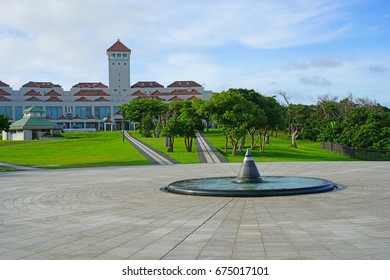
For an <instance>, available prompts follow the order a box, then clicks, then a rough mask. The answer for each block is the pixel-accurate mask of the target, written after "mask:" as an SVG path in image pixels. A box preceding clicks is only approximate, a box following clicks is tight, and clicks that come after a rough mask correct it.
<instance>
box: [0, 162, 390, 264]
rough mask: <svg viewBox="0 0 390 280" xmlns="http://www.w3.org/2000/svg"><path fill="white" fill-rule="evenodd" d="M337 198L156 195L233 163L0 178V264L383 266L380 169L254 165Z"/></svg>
mask: <svg viewBox="0 0 390 280" xmlns="http://www.w3.org/2000/svg"><path fill="white" fill-rule="evenodd" d="M258 166H259V170H260V172H261V174H262V175H264V176H267V175H269V176H272V175H297V176H307V177H322V178H327V179H329V180H332V181H333V182H335V183H336V184H339V185H343V186H346V188H344V189H343V190H339V191H335V192H328V193H320V194H310V195H301V196H285V197H263V198H261V197H259V198H224V197H199V196H186V195H177V194H169V193H164V192H161V191H160V190H159V189H160V188H161V187H163V186H166V185H167V184H169V183H170V182H172V181H176V180H183V179H188V178H199V177H218V176H235V175H237V173H238V171H239V169H240V164H237V163H221V164H177V165H150V166H132V167H104V168H82V169H51V170H43V169H41V170H34V171H17V172H2V173H0V182H1V184H0V258H1V259H190V260H192V259H352V260H356V259H386V260H389V259H390V203H389V202H390V184H389V182H390V172H389V171H390V162H289V163H286V162H273V163H259V164H258Z"/></svg>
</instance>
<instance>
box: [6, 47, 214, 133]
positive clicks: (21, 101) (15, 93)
mask: <svg viewBox="0 0 390 280" xmlns="http://www.w3.org/2000/svg"><path fill="white" fill-rule="evenodd" d="M130 54H131V50H130V49H129V48H128V47H126V46H125V45H124V44H123V43H122V42H120V41H119V40H118V41H117V42H115V44H113V45H112V46H111V47H110V48H108V49H107V57H108V76H109V85H108V86H107V85H105V84H103V83H101V82H79V83H77V84H75V85H74V86H73V87H72V88H71V89H70V90H69V91H66V90H64V89H63V88H62V87H61V86H60V85H58V84H55V83H52V82H32V81H30V82H28V83H26V84H24V85H23V86H22V87H21V88H20V89H19V90H14V89H12V88H11V87H10V86H9V85H8V84H7V83H5V82H3V81H1V80H0V115H7V116H8V117H9V119H10V120H11V121H16V120H19V119H21V118H22V117H23V111H24V110H25V109H27V108H30V107H32V106H34V107H36V108H39V109H41V110H43V111H44V112H45V113H46V114H45V118H46V119H49V120H51V121H53V122H54V123H55V124H57V125H60V126H61V127H63V128H64V129H96V130H106V129H107V128H108V129H120V127H121V123H122V115H121V112H120V109H119V107H120V106H121V105H122V104H123V103H127V102H129V101H131V100H132V99H135V98H155V99H158V100H162V101H164V102H171V101H178V100H192V99H194V98H200V99H208V98H209V97H210V94H211V92H210V91H205V89H204V87H203V86H202V85H201V84H199V83H197V82H194V81H174V82H173V83H171V84H169V85H168V86H166V87H165V86H163V85H161V84H160V83H158V82H156V81H140V82H137V83H135V84H133V85H131V83H130Z"/></svg>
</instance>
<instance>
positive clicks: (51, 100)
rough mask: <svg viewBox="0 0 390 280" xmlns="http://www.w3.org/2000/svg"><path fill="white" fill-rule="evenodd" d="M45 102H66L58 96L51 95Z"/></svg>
mask: <svg viewBox="0 0 390 280" xmlns="http://www.w3.org/2000/svg"><path fill="white" fill-rule="evenodd" d="M45 102H64V101H63V100H62V99H59V98H58V97H57V96H51V97H50V98H49V99H47V100H45Z"/></svg>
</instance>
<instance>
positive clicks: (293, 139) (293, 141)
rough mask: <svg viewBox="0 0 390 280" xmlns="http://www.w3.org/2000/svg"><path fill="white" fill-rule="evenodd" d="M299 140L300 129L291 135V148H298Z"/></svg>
mask: <svg viewBox="0 0 390 280" xmlns="http://www.w3.org/2000/svg"><path fill="white" fill-rule="evenodd" d="M297 138H298V129H294V132H293V134H292V135H291V146H292V147H294V148H296V147H297Z"/></svg>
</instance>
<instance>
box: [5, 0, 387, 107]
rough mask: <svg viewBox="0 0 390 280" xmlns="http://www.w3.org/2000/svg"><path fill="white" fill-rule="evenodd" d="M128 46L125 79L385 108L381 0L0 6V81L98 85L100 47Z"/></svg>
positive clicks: (17, 1) (38, 0)
mask: <svg viewBox="0 0 390 280" xmlns="http://www.w3.org/2000/svg"><path fill="white" fill-rule="evenodd" d="M118 38H119V39H120V40H121V41H122V42H123V43H124V44H125V45H127V46H128V47H129V48H130V49H131V50H132V54H131V83H132V84H134V83H136V82H137V81H157V82H159V83H161V84H163V85H168V84H170V83H172V82H173V81H175V80H194V81H196V82H198V83H201V84H203V85H204V86H205V87H206V89H208V90H212V91H217V92H218V91H222V90H227V89H229V88H236V87H242V88H249V89H255V90H256V91H258V92H261V93H262V94H264V95H274V94H275V92H276V91H279V90H282V91H285V92H287V94H288V95H289V96H290V97H291V100H290V101H291V102H292V103H304V104H314V103H316V102H317V100H318V99H317V98H318V96H322V95H325V94H327V95H329V96H331V97H334V96H338V97H340V98H344V97H346V96H347V95H348V94H349V93H352V95H353V96H354V97H355V98H359V97H362V98H363V97H368V98H370V99H373V100H376V101H377V102H378V103H381V104H382V105H386V106H388V107H390V2H388V1H386V0H355V1H354V0H350V1H347V0H345V1H336V0H333V1H332V0H316V1H312V0H301V1H298V0H295V1H293V0H272V1H270V0H269V1H264V0H240V1H237V0H234V1H233V0H209V1H207V0H198V1H186V0H182V1H178V0H84V1H80V0H57V1H52V0H14V1H6V2H5V3H2V12H1V17H0V80H1V81H3V82H6V83H8V84H9V85H10V86H12V87H13V88H14V89H19V87H20V86H21V85H23V84H24V83H26V82H28V81H50V82H53V83H58V84H60V85H62V87H63V88H64V89H65V90H69V89H70V87H72V86H73V85H74V84H77V83H78V82H94V81H99V82H103V83H105V84H108V70H107V57H106V53H105V51H106V49H107V48H109V47H110V46H111V45H112V44H113V43H114V42H115V41H116V40H117V39H118Z"/></svg>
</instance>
